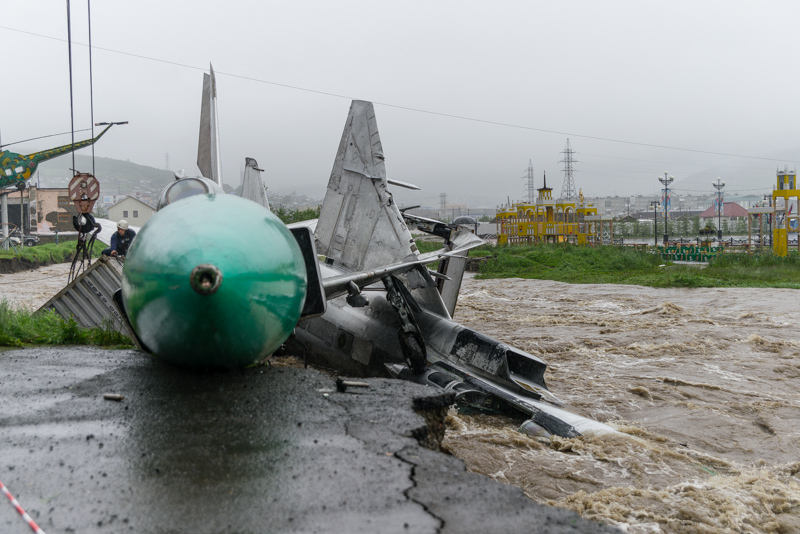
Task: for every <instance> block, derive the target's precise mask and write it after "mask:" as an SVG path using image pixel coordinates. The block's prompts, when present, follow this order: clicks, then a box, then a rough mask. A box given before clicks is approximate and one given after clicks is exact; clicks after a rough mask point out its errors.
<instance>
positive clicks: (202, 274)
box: [189, 263, 222, 295]
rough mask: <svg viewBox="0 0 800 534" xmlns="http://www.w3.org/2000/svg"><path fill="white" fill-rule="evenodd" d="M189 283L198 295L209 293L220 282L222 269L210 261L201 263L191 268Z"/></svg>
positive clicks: (212, 291) (217, 287)
mask: <svg viewBox="0 0 800 534" xmlns="http://www.w3.org/2000/svg"><path fill="white" fill-rule="evenodd" d="M189 283H191V285H192V289H194V290H195V291H196V292H197V294H198V295H211V294H212V293H214V292H216V291H217V289H219V286H220V285H221V284H222V271H220V270H219V269H218V268H217V267H216V266H215V265H211V264H210V263H201V264H200V265H198V266H197V267H195V268H194V269H192V274H191V275H190V276H189Z"/></svg>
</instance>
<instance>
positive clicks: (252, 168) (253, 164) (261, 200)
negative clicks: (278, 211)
mask: <svg viewBox="0 0 800 534" xmlns="http://www.w3.org/2000/svg"><path fill="white" fill-rule="evenodd" d="M244 161H245V164H244V177H243V178H242V198H246V199H248V200H252V201H253V202H255V203H256V204H261V205H262V206H264V207H265V208H267V209H269V199H268V198H267V190H266V187H265V186H264V181H263V180H262V179H261V173H262V172H264V169H259V168H258V162H257V161H256V160H255V159H253V158H245V159H244Z"/></svg>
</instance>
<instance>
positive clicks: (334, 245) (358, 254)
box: [315, 100, 417, 271]
mask: <svg viewBox="0 0 800 534" xmlns="http://www.w3.org/2000/svg"><path fill="white" fill-rule="evenodd" d="M386 186H387V180H386V168H385V166H384V157H383V148H382V146H381V140H380V135H379V134H378V124H377V121H376V120H375V111H374V109H373V106H372V103H371V102H365V101H362V100H354V101H353V103H352V104H351V105H350V113H349V114H348V116H347V122H346V123H345V127H344V132H343V133H342V140H341V142H340V144H339V150H338V152H337V154H336V160H335V161H334V164H333V170H332V171H331V177H330V180H329V181H328V191H327V192H326V194H325V200H324V201H323V203H322V208H321V210H320V216H319V223H318V224H317V228H316V231H315V238H316V240H317V244H318V251H319V252H320V254H324V255H325V256H327V261H328V263H332V264H335V265H340V266H341V267H344V268H345V269H350V270H353V271H361V270H366V269H371V268H375V267H379V266H382V265H389V264H394V263H398V262H400V261H402V260H403V259H405V258H407V257H408V256H410V255H412V254H414V253H416V252H417V247H416V245H415V244H414V240H413V238H412V237H411V232H410V231H409V230H408V227H407V226H406V224H405V222H404V221H403V216H402V215H401V213H400V210H399V209H398V208H397V205H396V204H395V202H394V199H393V197H392V194H391V193H390V192H389V191H388V190H387V188H386Z"/></svg>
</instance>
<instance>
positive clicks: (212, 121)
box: [197, 66, 222, 186]
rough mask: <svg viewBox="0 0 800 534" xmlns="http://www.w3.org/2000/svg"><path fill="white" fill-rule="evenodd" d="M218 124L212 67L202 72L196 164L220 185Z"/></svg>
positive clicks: (220, 168) (202, 173)
mask: <svg viewBox="0 0 800 534" xmlns="http://www.w3.org/2000/svg"><path fill="white" fill-rule="evenodd" d="M218 133H219V124H218V121H217V81H216V78H215V77H214V67H213V66H210V74H203V98H202V101H201V103H200V139H199V141H198V144H197V166H198V167H199V168H200V174H201V175H203V177H204V178H208V179H209V180H212V181H214V182H216V183H217V184H218V185H220V186H221V185H222V166H221V163H220V159H219V135H218Z"/></svg>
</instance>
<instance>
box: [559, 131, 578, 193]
mask: <svg viewBox="0 0 800 534" xmlns="http://www.w3.org/2000/svg"><path fill="white" fill-rule="evenodd" d="M561 153H562V154H564V159H562V160H561V161H559V163H563V164H564V169H563V170H562V172H563V173H564V183H563V185H562V186H561V195H560V198H562V199H564V200H572V199H577V198H578V193H577V192H576V191H575V180H574V179H573V178H572V173H573V171H574V169H573V165H574V164H575V163H577V161H576V160H574V159H573V158H572V155H573V154H574V153H575V152H574V151H573V150H572V147H570V145H569V139H567V146H566V148H565V149H564V151H563V152H561Z"/></svg>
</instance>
